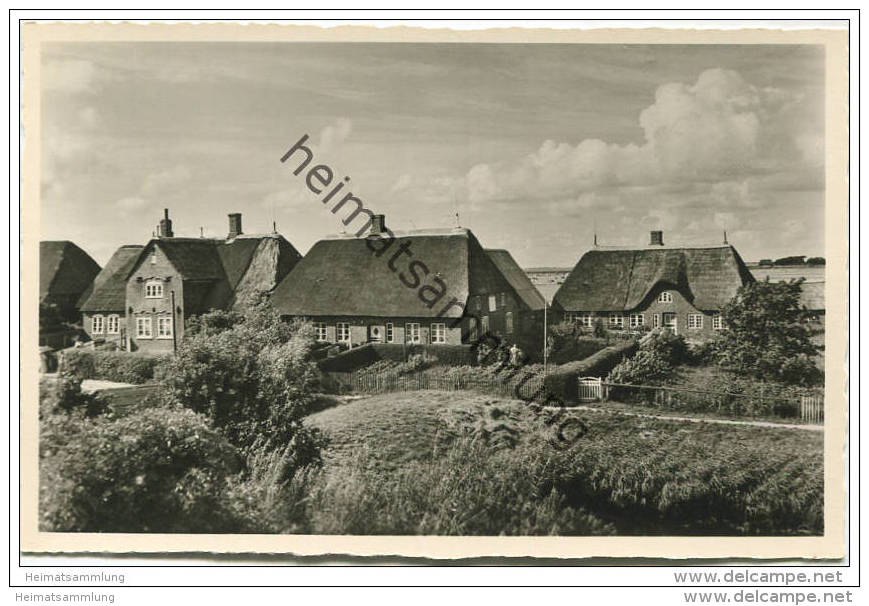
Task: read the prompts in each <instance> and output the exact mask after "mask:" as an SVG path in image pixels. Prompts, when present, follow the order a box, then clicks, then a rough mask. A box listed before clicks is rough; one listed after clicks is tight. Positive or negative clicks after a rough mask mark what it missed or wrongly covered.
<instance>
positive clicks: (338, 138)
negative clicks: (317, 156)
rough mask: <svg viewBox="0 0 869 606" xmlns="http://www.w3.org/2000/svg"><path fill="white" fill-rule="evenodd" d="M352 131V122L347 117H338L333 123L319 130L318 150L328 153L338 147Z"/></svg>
mask: <svg viewBox="0 0 869 606" xmlns="http://www.w3.org/2000/svg"><path fill="white" fill-rule="evenodd" d="M352 131H353V122H352V121H351V120H349V119H348V118H338V120H336V121H335V123H334V124H330V125H328V126H327V127H325V128H324V129H323V130H321V131H320V144H319V145H318V150H319V151H320V152H322V153H325V154H328V153H330V152H333V151H335V150H336V149H337V148H339V147H340V146H341V145H342V144H343V143H344V141H346V140H347V138H348V137H349V136H350V133H351V132H352Z"/></svg>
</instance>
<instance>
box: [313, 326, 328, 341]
mask: <svg viewBox="0 0 869 606" xmlns="http://www.w3.org/2000/svg"><path fill="white" fill-rule="evenodd" d="M326 334H327V333H326V323H325V322H314V335H315V337H316V338H317V340H318V341H325V340H326Z"/></svg>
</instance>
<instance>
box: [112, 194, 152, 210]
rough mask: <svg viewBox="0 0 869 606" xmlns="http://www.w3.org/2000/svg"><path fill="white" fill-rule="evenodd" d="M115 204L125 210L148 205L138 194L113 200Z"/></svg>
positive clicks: (138, 208) (139, 208) (137, 208)
mask: <svg viewBox="0 0 869 606" xmlns="http://www.w3.org/2000/svg"><path fill="white" fill-rule="evenodd" d="M115 206H116V207H117V208H119V209H121V210H127V211H132V210H141V209H143V208H145V207H147V206H148V201H147V200H145V199H144V198H140V197H138V196H129V197H127V198H121V199H120V200H118V201H117V202H115Z"/></svg>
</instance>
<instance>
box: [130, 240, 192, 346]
mask: <svg viewBox="0 0 869 606" xmlns="http://www.w3.org/2000/svg"><path fill="white" fill-rule="evenodd" d="M151 281H154V282H155V283H159V284H162V285H163V294H162V296H160V297H148V296H146V290H145V289H146V285H147V284H148V283H149V282H151ZM172 291H174V292H175V309H174V310H173V309H172ZM183 301H184V288H183V284H182V280H181V277H180V276H179V275H178V272H177V271H176V270H175V268H174V267H173V266H172V264H171V263H170V262H169V260H168V259H167V258H166V256H165V255H164V254H163V252H162V251H161V250H160V249H159V247H156V248H155V250H154V258H153V262H152V257H151V255H150V254H149V255H147V256H146V257H145V258H144V260H143V261H142V262H141V263H140V265H139V266H138V267H137V268H136V269H135V270H134V271H133V273H132V274H131V275H130V278H129V279H128V280H127V326H128V327H129V330H128V334H129V335H130V339H129V341H130V348H131V349H132V350H133V351H145V352H155V353H156V352H171V351H172V350H173V339H172V337H171V336H169V337H166V336H163V337H161V336H160V335H159V322H160V319H161V318H164V319H166V320H167V321H168V322H169V324H170V326H171V325H172V324H173V323H172V322H171V320H172V318H173V314H174V320H175V322H174V330H175V337H176V339H178V340H179V341H180V340H181V337H182V336H183V335H184V309H183ZM131 308H132V311H131V310H130V309H131ZM138 318H144V319H150V321H151V336H150V337H146V336H139V335H137V319H138Z"/></svg>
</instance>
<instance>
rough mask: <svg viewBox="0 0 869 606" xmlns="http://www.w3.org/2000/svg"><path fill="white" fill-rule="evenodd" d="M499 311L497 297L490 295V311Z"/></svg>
mask: <svg viewBox="0 0 869 606" xmlns="http://www.w3.org/2000/svg"><path fill="white" fill-rule="evenodd" d="M497 309H498V297H496V296H495V295H489V311H496V310H497Z"/></svg>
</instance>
